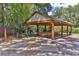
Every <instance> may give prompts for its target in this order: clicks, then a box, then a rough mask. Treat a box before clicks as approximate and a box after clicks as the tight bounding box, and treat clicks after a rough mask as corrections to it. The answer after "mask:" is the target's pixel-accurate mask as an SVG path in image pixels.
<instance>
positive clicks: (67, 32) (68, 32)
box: [67, 25, 69, 36]
mask: <svg viewBox="0 0 79 59" xmlns="http://www.w3.org/2000/svg"><path fill="white" fill-rule="evenodd" d="M68 27H69V26H68V25H67V36H68V35H69V32H68V31H69V29H68Z"/></svg>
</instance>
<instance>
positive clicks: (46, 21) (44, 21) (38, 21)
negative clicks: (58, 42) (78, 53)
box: [25, 11, 72, 39]
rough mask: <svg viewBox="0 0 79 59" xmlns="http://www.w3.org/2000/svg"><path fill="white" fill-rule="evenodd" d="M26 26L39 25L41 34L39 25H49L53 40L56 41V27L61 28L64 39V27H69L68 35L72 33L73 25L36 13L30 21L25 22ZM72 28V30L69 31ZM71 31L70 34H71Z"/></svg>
mask: <svg viewBox="0 0 79 59" xmlns="http://www.w3.org/2000/svg"><path fill="white" fill-rule="evenodd" d="M25 24H26V25H37V33H38V32H39V25H45V28H46V25H49V26H51V38H52V39H55V29H54V26H61V37H64V35H63V32H64V28H63V26H67V35H68V33H71V32H72V23H70V22H66V21H62V20H60V19H55V18H52V17H50V16H47V15H43V14H41V13H39V12H37V11H36V12H34V13H33V14H32V15H31V16H30V17H29V18H28V19H26V21H25ZM69 27H70V30H69ZM69 31H70V32H69Z"/></svg>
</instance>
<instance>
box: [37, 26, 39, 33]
mask: <svg viewBox="0 0 79 59" xmlns="http://www.w3.org/2000/svg"><path fill="white" fill-rule="evenodd" d="M38 32H39V25H37V34H38Z"/></svg>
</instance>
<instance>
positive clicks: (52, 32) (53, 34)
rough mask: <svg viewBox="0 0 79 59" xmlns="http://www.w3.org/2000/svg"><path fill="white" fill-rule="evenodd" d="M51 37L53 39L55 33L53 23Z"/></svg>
mask: <svg viewBox="0 0 79 59" xmlns="http://www.w3.org/2000/svg"><path fill="white" fill-rule="evenodd" d="M52 39H53V40H54V39H55V35H54V23H52Z"/></svg>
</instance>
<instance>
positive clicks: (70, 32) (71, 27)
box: [69, 26, 72, 35]
mask: <svg viewBox="0 0 79 59" xmlns="http://www.w3.org/2000/svg"><path fill="white" fill-rule="evenodd" d="M69 34H70V35H71V34H72V26H70V32H69Z"/></svg>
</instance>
